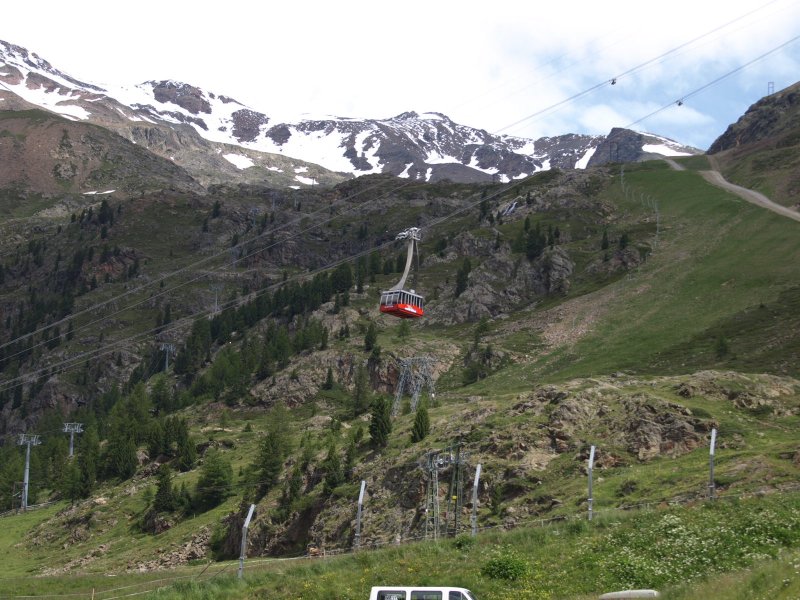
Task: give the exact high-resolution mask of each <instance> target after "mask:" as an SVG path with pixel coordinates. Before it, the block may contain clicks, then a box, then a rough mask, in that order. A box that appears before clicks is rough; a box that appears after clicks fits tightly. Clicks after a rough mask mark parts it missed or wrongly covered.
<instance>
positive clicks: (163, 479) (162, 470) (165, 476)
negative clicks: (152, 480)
mask: <svg viewBox="0 0 800 600" xmlns="http://www.w3.org/2000/svg"><path fill="white" fill-rule="evenodd" d="M177 507H178V497H177V494H176V493H175V488H174V487H173V485H172V470H171V469H170V468H169V465H167V464H163V465H161V466H160V467H159V468H158V478H157V483H156V495H155V497H154V498H153V510H154V511H156V512H173V511H174V510H175V509H176V508H177Z"/></svg>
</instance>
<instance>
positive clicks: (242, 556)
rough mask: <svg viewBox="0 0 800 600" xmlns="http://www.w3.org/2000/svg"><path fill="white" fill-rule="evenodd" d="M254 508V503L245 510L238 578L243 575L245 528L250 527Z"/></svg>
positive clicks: (245, 551) (245, 545) (245, 542)
mask: <svg viewBox="0 0 800 600" xmlns="http://www.w3.org/2000/svg"><path fill="white" fill-rule="evenodd" d="M255 509H256V505H255V504H251V505H250V510H249V511H248V512H247V518H246V519H245V520H244V526H242V548H241V550H240V551H239V579H241V578H242V577H243V576H244V555H245V554H246V553H247V528H248V527H250V519H252V518H253V511H254V510H255Z"/></svg>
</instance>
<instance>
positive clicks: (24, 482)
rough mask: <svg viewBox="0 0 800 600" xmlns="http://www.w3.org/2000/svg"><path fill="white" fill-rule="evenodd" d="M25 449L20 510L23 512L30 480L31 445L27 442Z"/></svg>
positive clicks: (26, 508) (26, 507) (26, 502)
mask: <svg viewBox="0 0 800 600" xmlns="http://www.w3.org/2000/svg"><path fill="white" fill-rule="evenodd" d="M26 446H27V448H26V450H25V477H24V479H23V480H22V510H23V512H24V511H26V510H28V483H29V480H30V468H31V444H30V442H28V443H27V444H26Z"/></svg>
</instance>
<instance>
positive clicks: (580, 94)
mask: <svg viewBox="0 0 800 600" xmlns="http://www.w3.org/2000/svg"><path fill="white" fill-rule="evenodd" d="M775 2H778V0H772V1H771V2H768V3H766V4H764V5H762V6H760V7H758V8H756V9H753V10H751V11H749V12H747V13H745V14H743V15H740V16H739V17H736V18H735V19H733V20H731V21H728V22H727V23H724V24H723V25H720V26H718V27H715V28H714V29H711V30H710V31H707V32H705V33H703V34H701V35H699V36H697V37H695V38H692V39H691V40H689V41H687V42H684V43H683V44H680V45H678V46H675V47H674V48H671V49H669V50H667V51H666V52H664V53H662V54H659V55H658V56H655V57H653V58H651V59H649V60H646V61H645V62H643V63H640V64H638V65H636V66H635V67H631V68H630V69H628V70H627V71H623V72H622V73H619V74H618V75H614V76H612V77H610V78H609V79H606V80H604V81H601V82H599V83H596V84H594V85H593V86H591V87H589V88H587V89H585V90H583V91H581V92H578V93H576V94H573V95H572V96H569V97H568V98H564V99H563V100H559V101H558V102H556V103H555V104H551V105H550V106H547V107H545V108H542V109H541V110H538V111H536V112H534V113H531V114H529V115H528V116H526V117H523V118H521V119H519V120H517V121H514V122H513V123H511V124H510V125H506V126H505V127H502V128H500V129H498V130H496V131H495V132H494V133H495V134H499V133H501V132H503V131H506V130H508V129H511V128H513V127H516V126H517V125H521V124H522V123H525V122H526V121H530V120H531V119H534V118H536V117H539V116H541V115H543V114H545V113H548V112H550V111H552V110H554V109H556V108H558V107H560V106H563V105H565V104H569V103H572V102H574V101H575V100H577V99H579V98H582V97H583V96H586V95H588V94H591V93H592V92H594V91H595V90H598V89H600V88H602V87H606V86H611V85H615V84H616V83H617V82H618V81H619V80H620V79H622V78H623V77H627V76H629V75H632V74H633V73H636V72H637V71H640V70H642V69H644V68H645V67H648V66H650V65H652V64H653V63H656V62H659V61H661V60H663V59H664V58H667V57H668V56H670V55H672V54H675V53H676V52H678V51H679V50H682V49H684V48H686V47H688V46H691V45H692V44H694V43H696V42H698V41H700V40H702V39H704V38H706V37H708V36H710V35H712V34H714V33H716V32H718V31H720V30H722V29H725V28H726V27H729V26H730V25H733V24H734V23H737V22H739V21H741V20H742V19H745V18H747V17H749V16H751V15H753V14H754V13H757V12H759V11H761V10H763V9H765V8H767V7H768V6H770V5H772V4H774V3H775Z"/></svg>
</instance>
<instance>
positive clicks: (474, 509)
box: [472, 463, 481, 537]
mask: <svg viewBox="0 0 800 600" xmlns="http://www.w3.org/2000/svg"><path fill="white" fill-rule="evenodd" d="M480 478H481V463H478V466H477V467H475V483H473V484H472V537H475V536H476V535H478V482H479V481H480Z"/></svg>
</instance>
